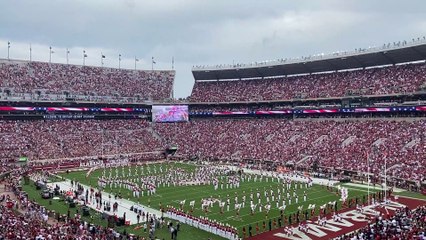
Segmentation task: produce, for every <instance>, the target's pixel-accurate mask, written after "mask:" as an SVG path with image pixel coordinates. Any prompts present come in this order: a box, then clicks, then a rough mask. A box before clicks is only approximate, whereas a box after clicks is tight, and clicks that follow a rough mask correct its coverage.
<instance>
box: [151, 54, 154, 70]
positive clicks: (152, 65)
mask: <svg viewBox="0 0 426 240" xmlns="http://www.w3.org/2000/svg"><path fill="white" fill-rule="evenodd" d="M151 70H152V71H154V57H152V61H151Z"/></svg>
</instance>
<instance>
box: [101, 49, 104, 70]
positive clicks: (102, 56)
mask: <svg viewBox="0 0 426 240" xmlns="http://www.w3.org/2000/svg"><path fill="white" fill-rule="evenodd" d="M101 67H104V54H103V53H102V52H101Z"/></svg>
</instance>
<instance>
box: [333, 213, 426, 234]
mask: <svg viewBox="0 0 426 240" xmlns="http://www.w3.org/2000/svg"><path fill="white" fill-rule="evenodd" d="M339 239H340V240H357V239H421V240H422V239H426V207H425V206H421V207H418V208H416V209H414V210H410V209H408V208H405V209H400V210H397V212H396V213H395V216H393V217H391V218H389V219H386V218H382V217H381V216H378V217H376V220H375V222H374V223H372V224H370V225H368V226H366V227H365V228H363V229H360V230H358V231H356V232H355V233H352V234H349V235H347V236H343V237H340V238H339Z"/></svg>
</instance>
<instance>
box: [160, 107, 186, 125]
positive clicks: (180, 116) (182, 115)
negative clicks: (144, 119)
mask: <svg viewBox="0 0 426 240" xmlns="http://www.w3.org/2000/svg"><path fill="white" fill-rule="evenodd" d="M188 119H189V117H188V105H159V106H152V121H154V122H185V121H188Z"/></svg>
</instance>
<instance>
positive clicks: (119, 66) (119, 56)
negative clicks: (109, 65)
mask: <svg viewBox="0 0 426 240" xmlns="http://www.w3.org/2000/svg"><path fill="white" fill-rule="evenodd" d="M120 68H121V54H118V69H120Z"/></svg>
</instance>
